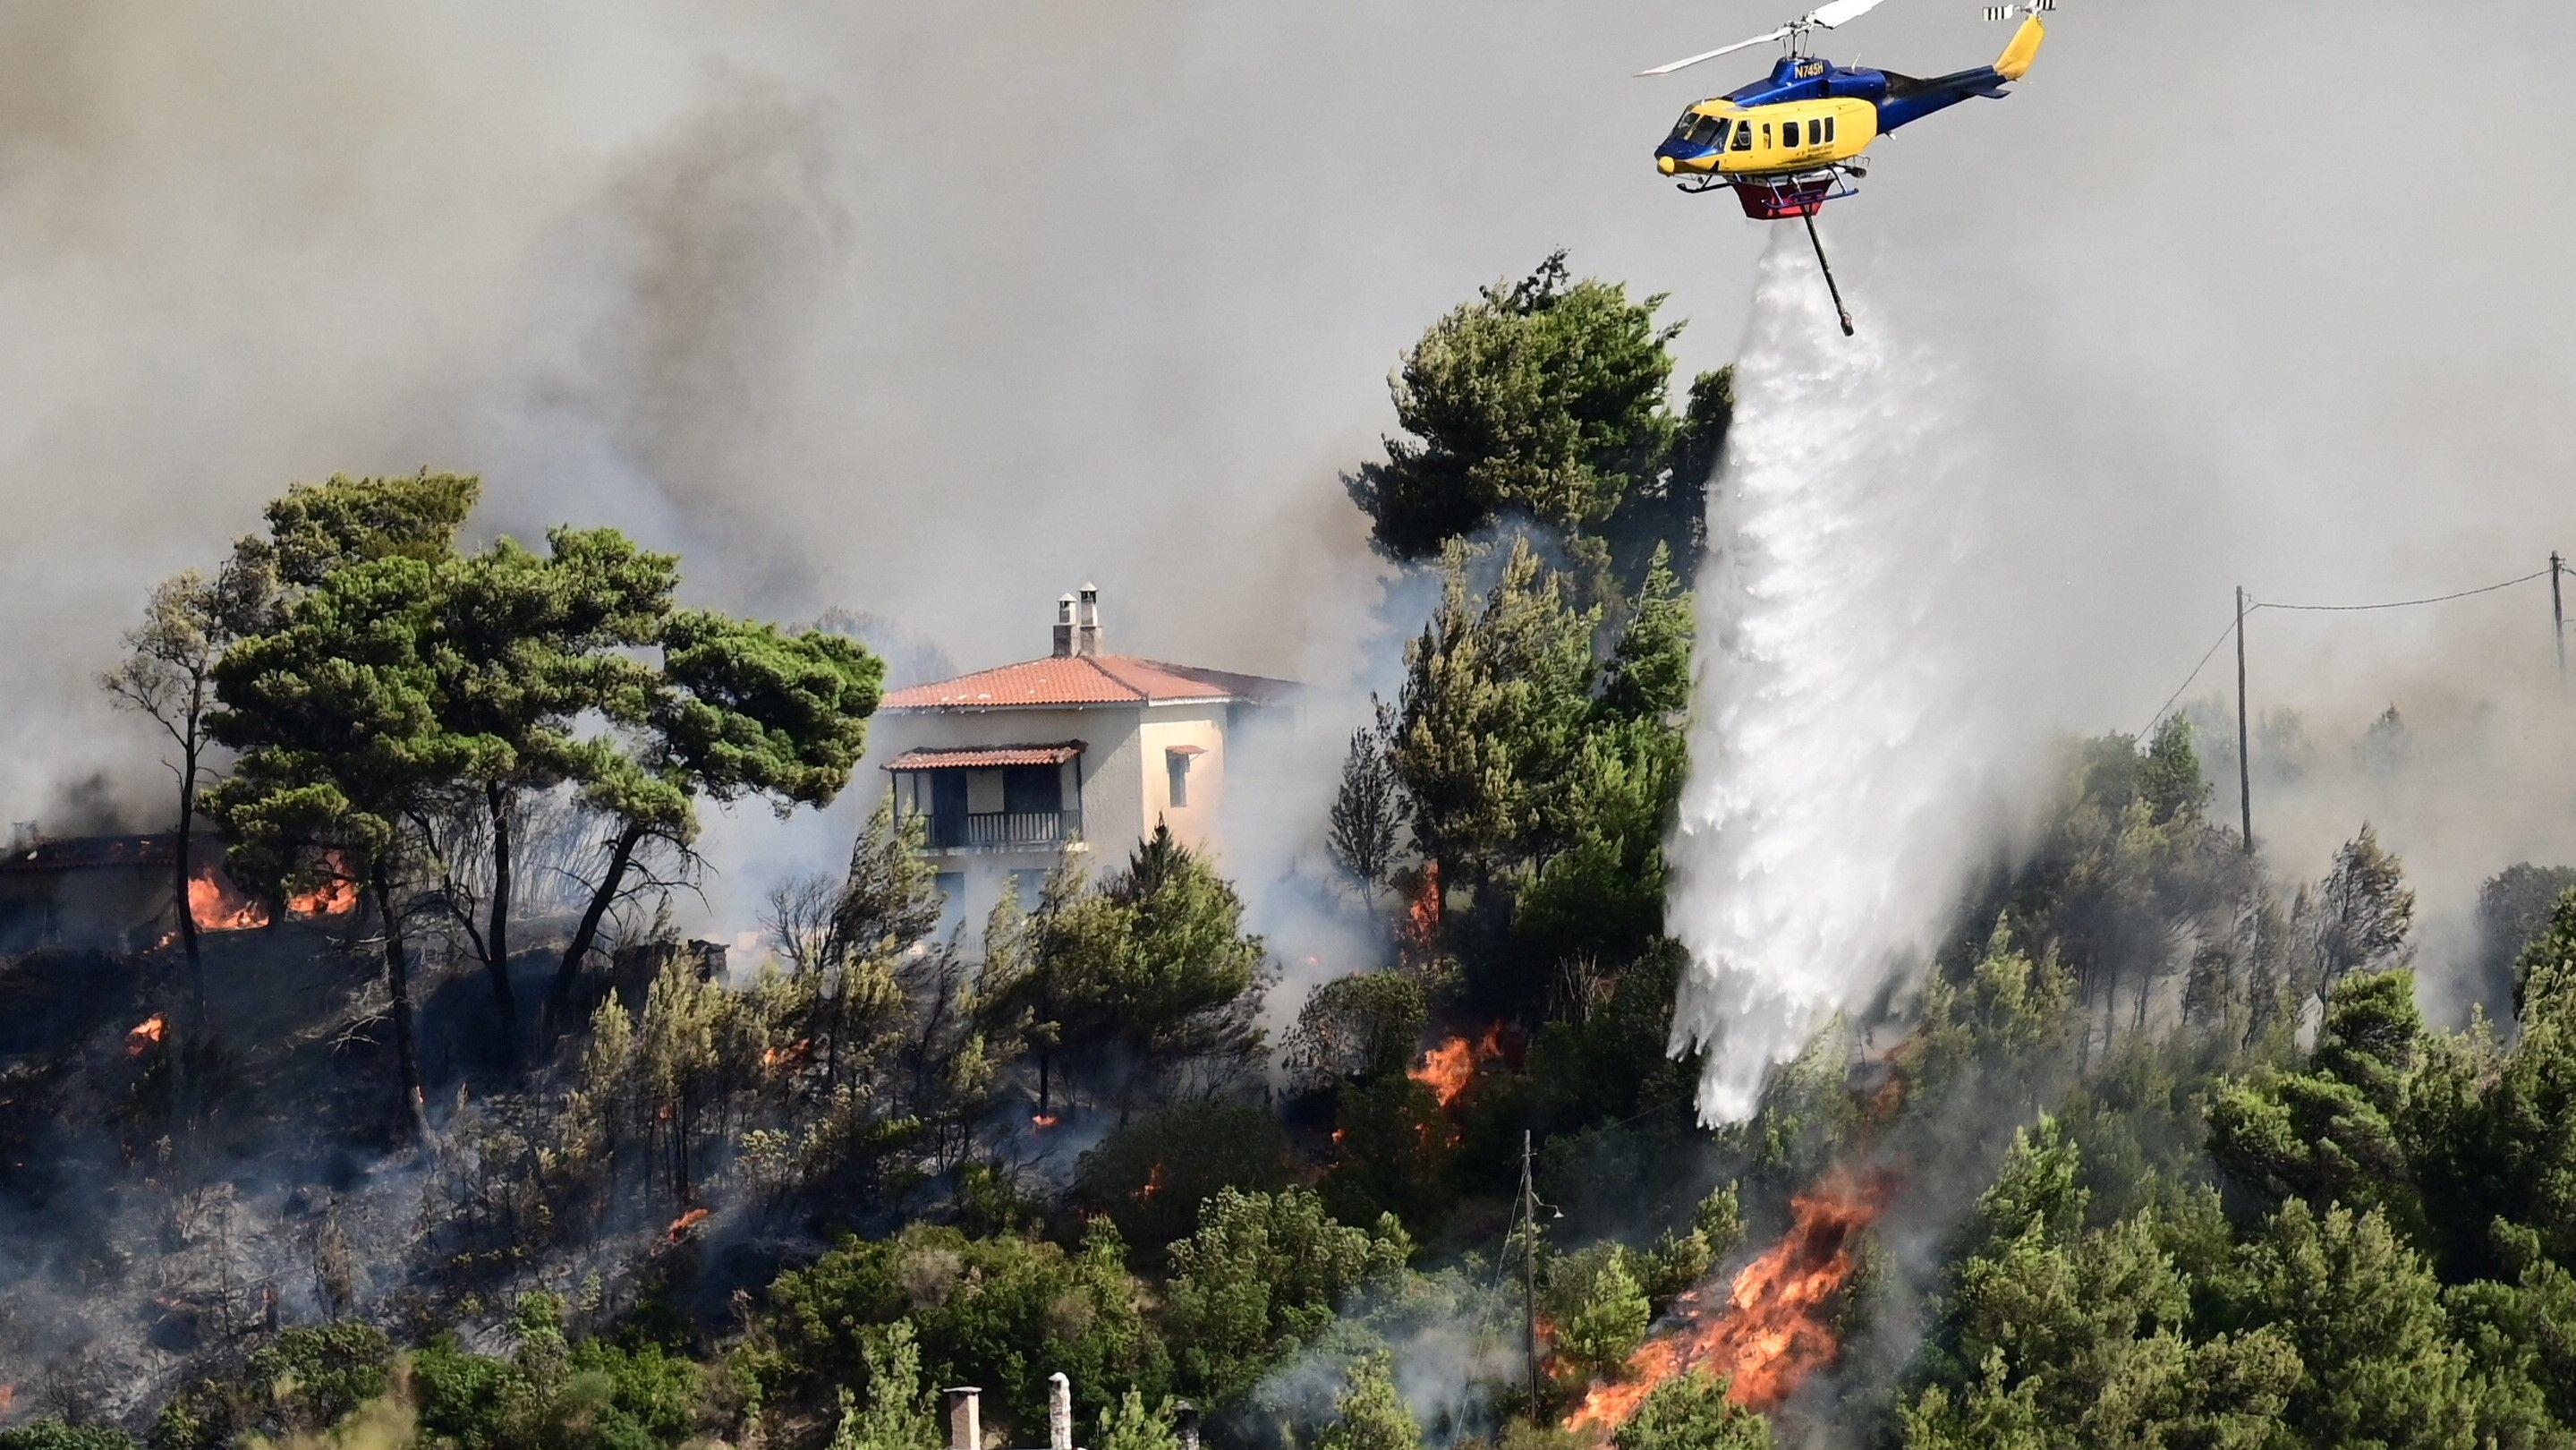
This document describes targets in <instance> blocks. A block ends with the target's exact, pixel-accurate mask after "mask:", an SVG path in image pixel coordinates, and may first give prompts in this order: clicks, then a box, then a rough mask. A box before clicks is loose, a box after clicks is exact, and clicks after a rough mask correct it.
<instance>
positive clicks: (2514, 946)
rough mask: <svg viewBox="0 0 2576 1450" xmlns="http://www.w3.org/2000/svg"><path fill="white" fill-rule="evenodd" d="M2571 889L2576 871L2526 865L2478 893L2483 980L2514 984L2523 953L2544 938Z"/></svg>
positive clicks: (2501, 873)
mask: <svg viewBox="0 0 2576 1450" xmlns="http://www.w3.org/2000/svg"><path fill="white" fill-rule="evenodd" d="M2570 889H2576V866H2535V865H2533V864H2532V863H2531V862H2529V861H2522V862H2517V863H2515V864H2514V865H2511V866H2507V867H2506V868H2504V869H2503V870H2502V871H2499V872H2497V873H2496V874H2495V875H2493V876H2490V877H2488V878H2487V881H2486V884H2485V885H2483V886H2481V887H2479V888H2478V947H2477V953H2478V954H2477V962H2478V967H2479V970H2480V972H2481V973H2482V975H2484V976H2485V977H2486V978H2487V979H2488V980H2490V981H2494V982H2499V983H2501V982H2506V981H2510V980H2511V978H2512V973H2513V964H2514V962H2515V960H2516V959H2517V958H2519V957H2520V956H2521V955H2522V949H2523V948H2524V947H2526V946H2528V945H2530V944H2531V940H2532V938H2534V937H2536V936H2538V935H2540V932H2541V930H2542V928H2543V927H2545V926H2547V925H2548V923H2549V918H2550V914H2551V912H2552V910H2553V909H2554V908H2555V907H2556V906H2557V905H2558V899H2559V898H2560V897H2562V896H2565V895H2566V894H2567V893H2568V891H2569V890H2570ZM2502 995H2503V994H2502V993H2501V992H2499V993H2497V996H2498V997H2501V996H2502Z"/></svg>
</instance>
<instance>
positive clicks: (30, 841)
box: [9, 821, 37, 851]
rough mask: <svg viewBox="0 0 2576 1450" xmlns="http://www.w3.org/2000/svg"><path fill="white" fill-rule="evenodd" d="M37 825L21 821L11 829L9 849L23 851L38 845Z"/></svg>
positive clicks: (32, 822)
mask: <svg viewBox="0 0 2576 1450" xmlns="http://www.w3.org/2000/svg"><path fill="white" fill-rule="evenodd" d="M36 839H37V838H36V823H35V822H34V821H19V822H17V823H15V824H14V825H12V826H10V827H9V849H10V850H12V851H23V850H26V849H27V848H28V847H29V846H32V845H34V844H36Z"/></svg>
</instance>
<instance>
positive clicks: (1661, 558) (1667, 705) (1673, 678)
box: [1597, 547, 1698, 720]
mask: <svg viewBox="0 0 2576 1450" xmlns="http://www.w3.org/2000/svg"><path fill="white" fill-rule="evenodd" d="M1697 632H1698V625H1697V622H1696V621H1695V620H1694V619H1693V618H1692V616H1691V595H1690V591H1689V590H1687V589H1685V588H1683V587H1682V582H1681V579H1680V577H1679V576H1677V575H1675V574H1674V573H1673V568H1672V555H1671V553H1670V552H1669V551H1667V550H1665V549H1663V548H1660V547H1659V548H1657V549H1656V550H1655V552H1654V555H1653V557H1652V558H1651V559H1649V560H1648V562H1647V566H1646V577H1645V582H1644V583H1643V584H1641V585H1640V586H1639V587H1638V589H1637V594H1636V597H1635V599H1633V600H1632V601H1630V603H1629V606H1628V623H1627V626H1626V627H1625V628H1624V629H1622V630H1621V631H1620V632H1619V642H1618V643H1617V644H1616V645H1614V646H1613V647H1612V648H1611V651H1610V660H1609V663H1608V664H1607V665H1606V666H1605V667H1604V668H1603V670H1602V685H1601V698H1600V701H1599V703H1598V707H1597V708H1598V710H1599V712H1600V713H1601V714H1602V715H1604V716H1606V717H1608V718H1612V719H1624V720H1677V719H1679V718H1680V717H1681V716H1683V715H1685V714H1687V713H1688V712H1689V710H1690V661H1691V641H1692V639H1693V637H1694V636H1695V635H1696V633H1697Z"/></svg>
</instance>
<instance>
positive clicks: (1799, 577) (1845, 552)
mask: <svg viewBox="0 0 2576 1450" xmlns="http://www.w3.org/2000/svg"><path fill="white" fill-rule="evenodd" d="M1926 365H1927V360H1926V359H1923V358H1919V357H1912V356H1907V355H1905V354H1904V353H1903V352H1902V350H1901V349H1899V348H1898V347H1897V346H1895V345H1893V344H1892V343H1891V342H1890V341H1889V339H1888V337H1887V333H1886V329H1885V325H1884V324H1883V323H1881V322H1879V321H1878V320H1876V319H1869V320H1867V321H1865V322H1864V324H1863V327H1862V330H1861V335H1860V336H1859V337H1858V338H1856V339H1846V338H1844V337H1843V336H1842V335H1841V333H1840V331H1839V330H1838V329H1837V327H1836V325H1835V320H1834V315H1833V312H1832V309H1831V307H1830V305H1829V304H1828V302H1827V300H1826V296H1825V286H1824V282H1823V280H1822V279H1821V278H1819V277H1818V276H1817V275H1816V270H1815V263H1814V261H1813V260H1812V259H1811V258H1810V257H1809V256H1808V253H1807V242H1806V237H1805V236H1804V235H1803V234H1802V233H1801V232H1800V230H1799V229H1798V228H1796V227H1787V226H1784V227H1781V228H1779V229H1778V234H1777V236H1776V238H1775V240H1774V244H1773V245H1772V247H1771V249H1770V251H1769V252H1768V253H1767V254H1766V255H1765V257H1764V259H1763V263H1762V272H1761V279H1760V283H1759V286H1758V288H1757V290H1756V293H1755V297H1754V301H1753V309H1752V315H1751V318H1750V320H1749V321H1748V323H1747V324H1746V335H1745V342H1744V348H1743V351H1742V354H1741V356H1740V359H1739V361H1738V362H1737V365H1736V372H1735V388H1736V409H1735V419H1734V423H1733V427H1732V429H1731V431H1730V432H1729V434H1728V441H1727V456H1726V463H1725V467H1724V470H1723V473H1722V474H1721V477H1720V480H1719V483H1718V485H1717V487H1716V488H1715V489H1713V490H1712V492H1711V495H1710V499H1709V537H1710V541H1711V542H1710V549H1711V555H1710V558H1709V560H1708V561H1707V566H1706V567H1705V568H1704V569H1703V570H1702V575H1701V586H1700V594H1699V600H1700V602H1699V616H1700V621H1699V623H1700V640H1701V646H1700V660H1699V681H1698V684H1697V687H1696V688H1697V700H1696V709H1695V712H1694V721H1693V725H1692V737H1691V773H1690V780H1689V784H1688V785H1687V786H1686V787H1685V789H1684V791H1683V795H1682V802H1681V811H1680V824H1679V827H1678V830H1677V833H1676V838H1675V840H1674V842H1673V844H1672V852H1671V855H1672V862H1673V887H1672V900H1671V903H1670V907H1669V912H1668V914H1669V916H1670V918H1671V920H1672V922H1673V924H1674V927H1673V929H1674V931H1675V933H1676V935H1678V936H1679V937H1680V939H1681V940H1682V942H1683V943H1684V944H1685V945H1687V946H1688V947H1689V949H1690V953H1691V966H1690V970H1689V971H1688V972H1687V973H1686V974H1685V975H1684V977H1683V981H1682V986H1681V991H1680V997H1679V1000H1678V1002H1677V1003H1676V1004H1675V1011H1674V1017H1673V1034H1674V1043H1675V1047H1676V1049H1679V1048H1681V1047H1682V1046H1685V1045H1690V1044H1696V1045H1702V1046H1705V1047H1706V1048H1707V1049H1708V1050H1709V1057H1708V1066H1707V1070H1706V1072H1705V1074H1704V1076H1703V1078H1702V1080H1701V1083H1700V1093H1699V1108H1700V1113H1701V1116H1702V1117H1703V1118H1705V1119H1707V1120H1709V1121H1712V1122H1719V1121H1739V1120H1741V1119H1743V1118H1745V1117H1747V1116H1749V1115H1750V1114H1751V1113H1752V1111H1753V1108H1754V1104H1755V1102H1756V1100H1757V1098H1758V1097H1759V1095H1760V1092H1761V1088H1762V1082H1763V1079H1764V1076H1765V1074H1766V1073H1768V1071H1769V1070H1770V1069H1771V1068H1772V1067H1774V1066H1775V1065H1777V1064H1779V1063H1782V1062H1785V1061H1787V1060H1788V1059H1790V1058H1791V1057H1793V1056H1795V1055H1796V1054H1797V1052H1798V1051H1799V1049H1800V1048H1801V1047H1802V1046H1803V1045H1804V1044H1805V1043H1806V1041H1807V1040H1808V1039H1809V1037H1810V1036H1811V1035H1812V1034H1813V1033H1814V1032H1815V1031H1816V1030H1817V1029H1818V1028H1819V1027H1821V1026H1823V1025H1824V1024H1825V1023H1826V1022H1828V1021H1830V1020H1831V1018H1832V1016H1833V1014H1834V1013H1836V1012H1848V1011H1854V1010H1858V1009H1863V1008H1866V1007H1868V1006H1870V1005H1871V1004H1872V1003H1873V1002H1875V1001H1877V1000H1879V999H1881V998H1883V997H1884V996H1885V995H1886V993H1887V992H1888V991H1889V989H1890V988H1891V987H1892V986H1894V985H1896V984H1898V983H1900V982H1902V981H1905V980H1907V979H1908V974H1909V973H1911V972H1912V971H1913V970H1915V969H1916V967H1917V966H1918V964H1919V963H1920V961H1921V960H1922V958H1923V955H1924V953H1925V950H1926V948H1927V947H1929V946H1930V945H1931V941H1932V938H1933V936H1934V934H1935V933H1936V932H1937V931H1938V930H1939V928H1940V923H1941V922H1942V920H1943V916H1944V913H1945V912H1946V911H1947V910H1948V909H1949V908H1950V906H1951V905H1952V903H1953V902H1954V901H1955V899H1956V897H1957V894H1958V892H1959V890H1960V889H1961V887H1962V885H1963V884H1964V882H1965V879H1966V875H1967V872H1968V869H1969V868H1970V866H1971V865H1972V864H1973V862H1974V861H1975V860H1976V858H1977V856H1978V848H1979V846H1980V844H1981V843H1982V842H1983V841H1984V840H1985V839H1987V837H1986V835H1985V831H1984V826H1985V824H1986V820H1987V818H1986V817H1985V816H1984V815H1983V808H1984V802H1985V799H1986V792H1985V791H1984V790H1983V789H1982V787H1981V784H1980V780H1979V777H1980V776H1981V775H1982V774H1983V772H1982V770H1981V769H1980V767H1979V765H1978V759H1979V755H1980V753H1981V752H1984V753H1988V756H1989V758H1991V754H1990V753H1991V751H1992V749H1993V747H1994V746H1995V745H1996V744H1997V742H1995V741H1994V740H1992V739H1991V738H1987V739H1984V740H1982V741H1981V740H1980V739H1979V738H1978V736H1979V732H1978V730H1977V728H1976V727H1975V726H1974V725H1973V724H1972V723H1971V722H1972V721H1973V720H1975V719H1976V718H1977V717H1978V715H1979V714H1980V713H1981V712H1978V711H1976V710H1973V709H1972V708H1969V707H1970V706H1971V705H1972V704H1973V698H1972V697H1973V695H1974V693H1975V686H1974V685H1973V684H1971V683H1970V682H1969V680H1968V678H1967V676H1966V674H1965V672H1964V671H1965V665H1966V663H1967V661H1968V659H1969V658H1970V656H1969V653H1968V652H1967V651H1965V650H1962V649H1960V648H1958V647H1957V642H1958V641H1959V639H1960V638H1961V635H1962V633H1963V631H1964V628H1965V623H1964V620H1963V619H1962V618H1961V613H1962V608H1963V606H1962V605H1961V603H1960V600H1961V598H1962V590H1961V589H1960V588H1959V587H1957V586H1959V585H1960V584H1961V583H1962V582H1963V578H1964V573H1965V571H1964V570H1963V569H1962V560H1963V558H1964V557H1965V556H1966V554H1967V545H1966V539H1965V535H1967V534H1968V533H1969V532H1971V530H1970V529H1969V528H1968V527H1967V525H1966V523H1965V517H1964V516H1965V515H1966V514H1967V513H1969V512H1972V511H1971V510H1969V509H1968V508H1967V501H1966V500H1965V499H1964V498H1963V497H1962V487H1963V485H1964V484H1965V483H1966V482H1967V481H1968V480H1967V479H1966V478H1965V477H1964V476H1963V475H1964V474H1965V473H1966V470H1964V469H1960V468H1958V467H1956V466H1954V465H1953V463H1952V461H1951V459H1950V458H1948V457H1946V456H1945V450H1944V446H1943V445H1944V443H1945V434H1947V433H1948V432H1949V431H1950V430H1948V429H1946V428H1945V427H1944V423H1945V421H1946V420H1945V419H1944V417H1943V416H1942V409H1941V407H1940V405H1939V404H1937V403H1935V402H1934V401H1933V400H1932V399H1933V390H1932V389H1931V388H1929V387H1928V386H1927V384H1926V373H1925V368H1926Z"/></svg>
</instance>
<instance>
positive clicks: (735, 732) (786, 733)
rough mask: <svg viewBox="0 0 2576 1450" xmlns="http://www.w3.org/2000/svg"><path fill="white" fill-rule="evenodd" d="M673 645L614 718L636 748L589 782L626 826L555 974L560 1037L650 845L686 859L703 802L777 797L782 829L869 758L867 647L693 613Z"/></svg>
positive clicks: (590, 793)
mask: <svg viewBox="0 0 2576 1450" xmlns="http://www.w3.org/2000/svg"><path fill="white" fill-rule="evenodd" d="M659 642H660V645H661V652H662V657H661V664H660V668H659V670H658V671H657V672H656V673H655V674H654V675H653V677H652V679H651V682H650V685H649V687H648V688H645V689H643V690H642V691H641V692H640V694H639V695H637V696H632V697H630V698H626V699H624V700H621V701H620V702H619V703H618V705H617V708H616V709H614V710H613V711H612V712H611V714H612V716H613V717H614V718H616V719H618V720H619V721H620V722H621V723H622V724H624V725H625V726H626V729H625V731H624V732H623V736H622V739H623V743H624V745H625V747H626V748H625V749H624V750H623V751H621V752H619V753H618V754H616V755H615V756H612V757H608V758H604V759H601V760H599V761H597V762H595V765H596V770H595V772H594V774H592V775H591V776H590V777H589V778H588V779H586V780H585V781H584V782H583V791H582V794H583V799H584V801H585V802H586V803H587V804H588V805H589V806H590V807H591V808H593V809H595V810H597V811H600V812H601V813H602V814H604V815H606V816H607V817H608V818H609V819H610V820H611V821H613V822H614V823H615V824H614V827H613V830H612V833H611V835H610V837H609V840H608V842H607V860H606V864H605V865H604V866H603V867H602V868H601V870H600V873H599V878H598V880H597V881H596V882H594V883H592V887H591V893H590V899H589V902H588V903H587V904H586V905H585V906H584V908H583V910H582V915H581V919H580V921H579V922H578V923H577V924H576V925H575V926H574V928H573V934H572V939H571V940H570V941H569V942H568V943H567V944H566V945H565V947H564V954H563V957H562V959H561V961H560V962H559V963H558V964H557V966H556V968H555V980H554V985H553V987H552V989H551V990H550V991H549V992H548V994H547V998H546V1020H547V1021H548V1023H549V1024H553V1023H558V1022H560V1021H562V1020H563V1017H564V1014H565V1012H566V1011H567V1009H569V1008H570V1007H571V1005H572V998H573V991H574V988H575V986H576V985H577V984H578V982H579V981H580V976H581V969H582V965H583V963H584V962H586V961H587V960H588V959H589V956H590V953H591V949H592V947H593V945H594V944H595V943H596V942H597V940H598V936H599V927H600V923H601V922H602V921H603V920H604V919H605V918H606V917H607V915H608V909H609V907H611V906H612V905H614V904H616V902H617V900H618V898H619V897H620V896H621V895H622V894H623V893H624V892H625V890H626V884H627V877H628V875H629V873H630V872H631V871H632V870H633V869H634V867H635V862H636V853H637V852H638V851H639V850H641V849H642V848H643V847H644V846H645V844H646V843H647V842H648V841H653V840H661V841H667V842H671V843H674V844H679V845H685V844H686V843H687V842H688V841H689V840H690V839H691V838H692V837H693V836H694V835H695V834H696V831H697V815H696V801H697V800H699V799H700V798H704V799H707V800H711V801H715V802H717V803H719V804H723V803H727V802H731V801H735V800H740V799H743V798H744V797H749V796H756V797H763V798H766V799H767V800H768V801H769V802H770V804H771V806H772V808H773V809H774V810H776V811H777V812H778V813H779V814H781V815H785V814H787V813H789V812H791V811H793V810H795V809H796V808H797V807H799V806H818V807H819V806H823V805H828V804H830V803H831V801H832V800H833V798H834V797H836V796H838V795H839V794H840V792H841V788H842V787H843V786H845V785H847V784H849V779H850V771H851V770H852V768H853V767H855V766H856V765H857V763H858V759H859V756H860V754H861V752H862V751H863V750H864V749H865V748H866V745H867V720H868V716H869V715H870V714H872V713H873V712H874V711H875V710H876V706H877V699H878V695H879V690H880V685H881V683H882V680H883V675H884V667H883V665H882V664H881V663H880V662H879V661H878V660H877V659H876V657H875V656H873V655H871V654H869V653H868V652H867V651H866V650H864V649H862V648H861V647H860V646H859V645H858V643H857V642H856V641H854V640H851V639H849V638H847V637H845V636H842V635H837V634H830V633H826V632H824V631H821V630H806V631H804V632H802V633H794V634H791V633H789V632H787V631H785V630H782V629H780V628H778V627H777V626H775V625H769V624H762V623H758V622H755V621H750V620H740V619H733V618H729V617H727V616H725V615H722V614H717V613H714V612H711V611H708V610H699V609H682V610H676V611H674V612H672V613H671V615H670V616H669V617H668V618H667V619H666V620H665V621H664V622H663V624H662V627H661V634H660V641H659Z"/></svg>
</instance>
